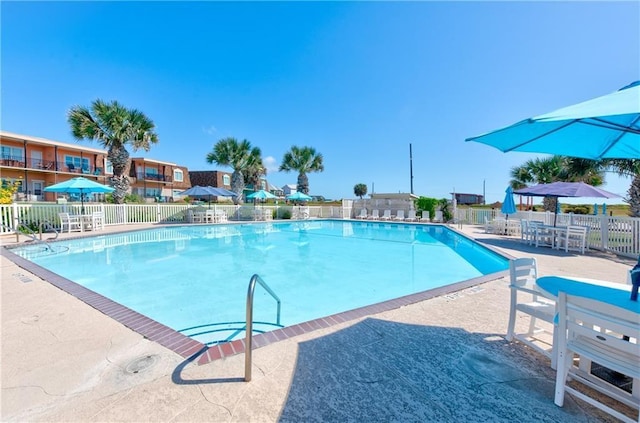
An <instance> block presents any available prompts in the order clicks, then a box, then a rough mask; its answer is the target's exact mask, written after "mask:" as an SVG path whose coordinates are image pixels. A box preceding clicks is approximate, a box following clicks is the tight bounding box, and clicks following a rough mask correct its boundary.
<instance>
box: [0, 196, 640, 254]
mask: <svg viewBox="0 0 640 423" xmlns="http://www.w3.org/2000/svg"><path fill="white" fill-rule="evenodd" d="M209 207H210V208H212V209H216V210H224V211H225V212H226V213H227V216H229V220H232V221H233V220H235V221H242V220H247V221H248V220H254V216H255V210H256V208H259V207H263V206H262V205H255V206H254V205H253V204H249V205H246V204H245V205H242V206H236V205H233V204H211V206H209V205H207V204H204V205H199V206H195V207H194V206H190V205H188V204H166V203H156V204H102V203H100V204H96V203H90V204H85V205H84V213H85V214H91V213H93V212H103V214H104V224H105V225H106V226H112V225H131V224H140V223H180V222H186V220H187V219H186V216H187V211H188V210H189V209H194V208H200V209H203V208H209ZM297 207H303V208H305V209H307V211H308V216H309V217H311V218H338V219H341V218H350V217H353V216H352V214H353V213H355V212H356V210H358V204H354V203H343V205H342V206H292V205H273V204H268V205H265V206H264V210H269V212H271V213H272V214H273V218H275V219H290V218H292V217H295V216H297V215H299V213H297V211H296V208H297ZM398 207H400V206H398ZM60 212H68V213H71V214H81V213H82V209H81V205H80V204H76V203H71V204H70V203H67V204H51V203H13V204H7V205H0V223H2V225H3V226H0V234H6V233H11V230H10V229H9V228H11V227H13V228H15V227H17V226H18V224H24V225H27V226H29V227H31V228H32V229H33V230H34V231H36V230H37V228H38V227H39V225H40V224H41V223H43V222H49V223H50V224H51V225H53V226H54V227H60V221H59V218H58V213H60ZM305 215H306V213H305ZM500 215H501V213H500V211H499V210H496V209H471V208H467V209H462V208H458V209H456V210H455V216H454V219H455V221H456V222H458V223H460V224H474V225H484V224H485V219H486V220H492V219H494V218H496V217H498V216H500ZM509 218H512V219H528V220H539V221H542V222H544V223H546V224H549V225H553V223H554V219H556V224H557V225H569V224H576V225H582V226H588V227H589V228H590V232H589V248H594V249H601V250H607V251H611V252H614V253H617V254H621V255H625V256H629V257H637V256H638V255H640V218H632V217H621V216H606V215H598V216H594V215H577V214H571V213H569V214H567V213H559V214H558V215H557V217H556V216H554V214H553V213H550V212H534V211H524V212H517V213H515V214H513V215H510V216H509Z"/></svg>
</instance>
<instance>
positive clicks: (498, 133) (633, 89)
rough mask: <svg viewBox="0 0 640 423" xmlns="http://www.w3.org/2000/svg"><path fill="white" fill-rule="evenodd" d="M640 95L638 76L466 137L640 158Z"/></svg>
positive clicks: (531, 148)
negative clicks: (602, 91) (614, 87)
mask: <svg viewBox="0 0 640 423" xmlns="http://www.w3.org/2000/svg"><path fill="white" fill-rule="evenodd" d="M638 99H640V81H634V82H632V83H631V84H629V85H626V86H624V87H622V88H620V89H619V90H618V91H615V92H613V93H611V94H607V95H604V96H601V97H597V98H594V99H592V100H588V101H585V102H582V103H579V104H576V105H574V106H569V107H565V108H562V109H559V110H556V111H555V112H551V113H547V114H545V115H540V116H537V117H533V118H530V119H525V120H523V121H520V122H518V123H515V124H513V125H511V126H508V127H506V128H502V129H498V130H495V131H492V132H489V133H486V134H484V135H479V136H476V137H471V138H467V139H466V141H476V142H480V143H483V144H487V145H490V146H492V147H495V148H497V149H498V150H500V151H504V152H508V151H523V152H530V153H546V154H558V155H563V156H570V157H580V158H584V159H592V160H601V159H640V101H638ZM603 208H604V205H603ZM605 214H606V211H605ZM638 261H639V262H640V257H639V259H638ZM635 299H637V297H636V298H635Z"/></svg>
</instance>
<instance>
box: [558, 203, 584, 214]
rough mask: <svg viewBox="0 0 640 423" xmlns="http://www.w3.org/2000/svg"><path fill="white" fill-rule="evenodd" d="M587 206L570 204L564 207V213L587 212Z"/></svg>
mask: <svg viewBox="0 0 640 423" xmlns="http://www.w3.org/2000/svg"><path fill="white" fill-rule="evenodd" d="M589 210H590V209H589V206H580V205H570V206H566V208H565V209H564V212H565V213H573V214H589Z"/></svg>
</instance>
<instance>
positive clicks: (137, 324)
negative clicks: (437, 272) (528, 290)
mask: <svg viewBox="0 0 640 423" xmlns="http://www.w3.org/2000/svg"><path fill="white" fill-rule="evenodd" d="M494 252H497V251H495V250H494ZM1 253H2V254H3V255H4V256H6V257H7V258H8V259H9V260H11V261H13V262H14V263H15V264H16V265H18V266H20V267H22V268H23V269H25V270H27V271H29V272H31V273H33V274H34V275H36V276H38V277H39V278H41V279H43V280H45V281H46V282H48V283H50V284H52V285H54V286H56V287H57V288H59V289H61V290H63V291H65V292H66V293H68V294H70V295H73V296H74V297H76V298H78V299H79V300H81V301H83V302H84V303H86V304H87V305H89V306H91V307H93V308H95V309H96V310H98V311H100V312H101V313H103V314H105V315H107V316H109V317H110V318H112V319H114V320H116V321H117V322H119V323H121V324H123V325H124V326H126V327H128V328H129V329H131V330H133V331H134V332H137V333H138V334H140V335H142V336H143V337H144V338H146V339H148V340H150V341H153V342H157V343H158V344H160V345H162V346H164V347H165V348H168V349H169V350H171V351H173V352H175V353H176V354H178V355H180V356H181V357H184V358H185V359H189V360H190V361H194V362H195V363H197V364H199V365H200V364H207V363H210V362H212V361H214V360H219V359H222V358H224V357H229V356H232V355H236V354H241V353H243V352H244V351H245V342H244V339H237V340H235V341H230V342H225V343H222V344H217V345H212V346H207V345H205V344H203V343H202V342H198V341H195V340H193V339H191V338H189V337H188V336H185V335H183V334H181V333H180V332H177V331H176V330H174V329H171V328H170V327H168V326H165V325H163V324H162V323H158V322H156V321H155V320H152V319H150V318H148V317H147V316H144V315H142V314H140V313H138V312H137V311H134V310H131V309H130V308H128V307H125V306H123V305H122V304H119V303H117V302H115V301H113V300H111V299H109V298H107V297H105V296H103V295H101V294H98V293H96V292H94V291H92V290H90V289H88V288H85V287H84V286H82V285H79V284H77V283H75V282H73V281H71V280H69V279H66V278H63V277H62V276H60V275H57V274H56V273H53V272H51V271H49V270H47V269H45V268H43V267H40V266H38V265H37V264H35V263H33V262H31V261H29V260H26V259H24V258H22V257H20V256H18V255H16V254H14V253H12V252H11V251H10V250H9V249H7V248H2V249H1ZM504 276H508V271H506V270H505V271H501V272H497V273H492V274H489V275H483V276H480V277H477V278H473V279H469V280H466V281H462V282H457V283H454V284H451V285H446V286H443V287H439V288H434V289H430V290H427V291H422V292H418V293H415V294H410V295H406V296H404V297H399V298H395V299H392V300H388V301H383V302H380V303H376V304H371V305H368V306H364V307H360V308H356V309H353V310H349V311H345V312H342V313H336V314H332V315H330V316H326V317H321V318H318V319H314V320H310V321H307V322H303V323H298V324H295V325H292V326H287V327H285V328H281V329H276V330H273V331H270V332H265V333H261V334H257V335H253V338H252V344H253V349H256V348H260V347H264V346H266V345H269V344H271V343H274V342H278V341H282V340H285V339H288V338H293V337H295V336H298V335H302V334H305V333H309V332H313V331H315V330H318V329H322V328H328V327H331V326H334V325H338V324H341V323H345V322H348V321H351V320H355V319H359V318H361V317H366V316H369V315H372V314H378V313H382V312H385V311H389V310H394V309H397V308H400V307H403V306H407V305H409V304H414V303H417V302H420V301H424V300H428V299H431V298H435V297H439V296H442V295H446V294H450V293H452V292H456V291H460V290H463V289H466V288H470V287H472V286H475V285H479V284H482V283H485V282H489V281H491V280H495V279H499V278H502V277H504Z"/></svg>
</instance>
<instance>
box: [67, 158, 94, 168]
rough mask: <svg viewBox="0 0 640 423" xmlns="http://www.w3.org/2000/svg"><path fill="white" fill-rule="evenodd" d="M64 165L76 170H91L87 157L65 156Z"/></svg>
mask: <svg viewBox="0 0 640 423" xmlns="http://www.w3.org/2000/svg"><path fill="white" fill-rule="evenodd" d="M64 164H65V165H66V166H67V167H70V166H69V165H71V166H72V167H73V168H75V169H76V170H78V169H86V170H89V159H87V158H86V157H80V156H64Z"/></svg>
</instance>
